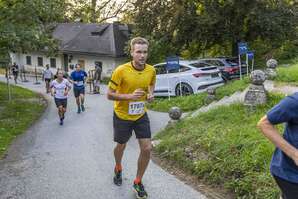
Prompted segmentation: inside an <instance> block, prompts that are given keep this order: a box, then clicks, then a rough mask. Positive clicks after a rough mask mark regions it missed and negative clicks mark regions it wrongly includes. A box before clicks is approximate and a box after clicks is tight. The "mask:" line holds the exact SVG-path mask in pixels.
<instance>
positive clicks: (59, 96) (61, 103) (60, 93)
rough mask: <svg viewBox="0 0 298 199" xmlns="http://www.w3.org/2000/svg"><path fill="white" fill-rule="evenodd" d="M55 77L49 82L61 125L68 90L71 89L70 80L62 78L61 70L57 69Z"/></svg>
mask: <svg viewBox="0 0 298 199" xmlns="http://www.w3.org/2000/svg"><path fill="white" fill-rule="evenodd" d="M56 76H57V79H55V80H53V81H52V83H51V94H52V96H54V99H55V103H56V106H57V108H58V115H59V118H60V125H63V120H64V118H65V112H66V107H67V97H68V92H69V90H70V89H71V84H70V82H69V81H68V80H67V79H65V78H63V71H62V70H60V69H59V70H58V71H57V75H56Z"/></svg>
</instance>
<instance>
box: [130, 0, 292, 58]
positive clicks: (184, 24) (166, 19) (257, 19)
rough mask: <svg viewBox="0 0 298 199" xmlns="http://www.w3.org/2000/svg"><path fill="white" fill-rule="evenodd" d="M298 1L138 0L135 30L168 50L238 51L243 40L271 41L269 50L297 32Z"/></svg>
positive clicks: (191, 53)
mask: <svg viewBox="0 0 298 199" xmlns="http://www.w3.org/2000/svg"><path fill="white" fill-rule="evenodd" d="M297 4H298V3H296V1H293V0H290V1H289V0H280V1H272V0H264V1H259V0H243V1H238V0H228V1H223V0H168V1H162V0H157V1H156V0H145V1H142V0H137V1H135V2H134V6H135V10H134V12H133V13H132V15H133V16H134V17H133V19H134V21H133V22H134V23H135V27H136V30H135V34H136V35H145V36H147V37H150V38H151V39H152V40H154V42H153V43H160V45H161V46H164V47H162V49H161V51H160V52H161V54H162V53H165V52H164V51H166V54H164V55H163V56H165V55H167V54H180V55H185V56H188V57H196V56H200V55H203V54H204V53H210V52H211V53H212V52H213V53H214V54H226V55H232V54H233V55H235V54H236V53H237V42H239V41H246V42H248V43H249V45H251V46H257V44H256V43H258V42H261V43H262V44H266V45H265V46H267V47H266V49H265V50H263V51H265V52H262V53H268V51H270V49H276V48H279V47H280V46H282V45H283V44H284V42H285V41H292V40H295V39H296V38H297V26H298V14H297V10H298V5H297ZM168 44H170V46H169V45H168Z"/></svg>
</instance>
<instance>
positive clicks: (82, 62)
mask: <svg viewBox="0 0 298 199" xmlns="http://www.w3.org/2000/svg"><path fill="white" fill-rule="evenodd" d="M78 64H80V66H81V69H83V70H85V60H83V59H79V60H78Z"/></svg>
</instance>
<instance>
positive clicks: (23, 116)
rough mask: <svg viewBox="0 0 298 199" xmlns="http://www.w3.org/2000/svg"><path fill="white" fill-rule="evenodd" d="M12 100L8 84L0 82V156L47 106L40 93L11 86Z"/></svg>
mask: <svg viewBox="0 0 298 199" xmlns="http://www.w3.org/2000/svg"><path fill="white" fill-rule="evenodd" d="M11 93H12V101H11V102H8V100H7V87H6V84H4V83H1V82H0V158H1V157H3V154H4V153H5V151H6V149H7V147H8V146H9V144H10V143H11V142H12V140H13V139H14V138H15V137H16V136H17V135H19V134H21V133H23V132H24V131H25V130H26V129H28V128H29V127H30V126H31V125H32V123H33V122H34V121H36V120H37V119H38V118H39V117H40V116H41V114H42V112H43V111H44V109H45V108H46V105H45V103H44V99H43V98H42V97H41V96H39V95H38V94H36V93H34V92H32V91H29V90H27V89H23V88H20V87H16V86H11Z"/></svg>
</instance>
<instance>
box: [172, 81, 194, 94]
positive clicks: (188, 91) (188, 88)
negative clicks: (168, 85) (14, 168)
mask: <svg viewBox="0 0 298 199" xmlns="http://www.w3.org/2000/svg"><path fill="white" fill-rule="evenodd" d="M175 94H176V96H180V95H182V96H186V95H191V94H193V89H192V87H191V86H190V85H189V84H187V83H181V93H180V83H179V84H177V86H176V89H175Z"/></svg>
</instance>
